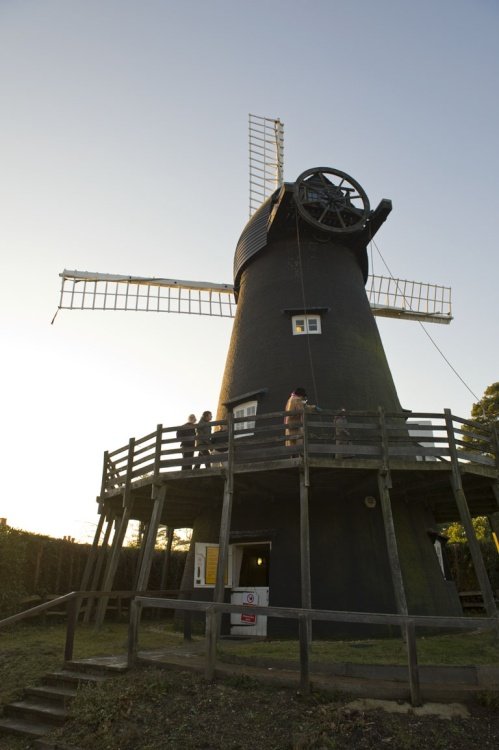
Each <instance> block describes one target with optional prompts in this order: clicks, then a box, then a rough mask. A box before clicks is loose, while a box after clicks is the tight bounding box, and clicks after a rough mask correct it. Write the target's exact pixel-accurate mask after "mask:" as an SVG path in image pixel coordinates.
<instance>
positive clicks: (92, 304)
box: [59, 270, 452, 323]
mask: <svg viewBox="0 0 499 750" xmlns="http://www.w3.org/2000/svg"><path fill="white" fill-rule="evenodd" d="M59 275H60V277H61V279H62V285H61V294H60V301H59V309H62V310H129V311H135V312H140V311H144V312H167V313H179V314H186V315H209V316H212V317H221V318H233V317H234V316H235V314H236V307H237V303H236V300H235V297H234V286H233V285H232V284H217V283H212V282H209V281H184V280H180V279H165V278H156V277H145V276H125V275H119V274H106V273H92V272H88V271H68V270H64V271H63V272H62V273H61V274H59ZM366 293H367V297H368V300H369V304H370V306H371V310H372V312H373V315H376V316H379V317H385V318H400V319H403V320H419V321H422V322H427V323H450V321H451V320H452V305H451V289H450V288H449V287H445V286H439V285H437V284H426V283H422V282H419V281H407V280H404V279H394V278H391V277H388V276H377V275H370V276H369V277H368V281H367V284H366Z"/></svg>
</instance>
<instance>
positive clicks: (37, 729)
mask: <svg viewBox="0 0 499 750" xmlns="http://www.w3.org/2000/svg"><path fill="white" fill-rule="evenodd" d="M52 729H54V725H53V724H47V723H46V722H37V721H30V720H28V719H23V718H22V717H17V718H14V717H11V718H8V717H3V718H2V719H0V734H16V735H21V736H22V737H29V738H36V737H43V736H44V735H46V734H48V733H49V732H51V731H52Z"/></svg>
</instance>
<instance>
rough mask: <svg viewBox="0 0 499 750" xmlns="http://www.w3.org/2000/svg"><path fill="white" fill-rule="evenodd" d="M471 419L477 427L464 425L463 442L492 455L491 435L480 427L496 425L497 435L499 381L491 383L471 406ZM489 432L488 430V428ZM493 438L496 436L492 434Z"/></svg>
mask: <svg viewBox="0 0 499 750" xmlns="http://www.w3.org/2000/svg"><path fill="white" fill-rule="evenodd" d="M471 420H472V421H473V422H474V423H475V424H476V426H477V429H475V430H474V429H473V427H471V426H469V425H463V432H464V435H463V442H465V443H466V444H467V448H470V447H472V448H473V449H475V450H477V451H479V452H481V453H487V454H488V455H490V445H489V437H488V435H487V436H486V433H482V432H481V430H480V428H482V427H485V428H489V429H490V428H491V427H494V426H495V430H496V437H497V434H498V430H499V382H497V383H492V384H491V385H489V386H488V387H487V388H486V389H485V391H484V394H483V396H482V398H481V399H480V400H479V401H477V402H476V403H475V404H473V406H472V407H471ZM487 432H488V430H487ZM492 440H494V436H493V435H492Z"/></svg>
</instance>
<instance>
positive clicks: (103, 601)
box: [95, 506, 131, 628]
mask: <svg viewBox="0 0 499 750" xmlns="http://www.w3.org/2000/svg"><path fill="white" fill-rule="evenodd" d="M130 515H131V508H130V507H129V506H128V507H126V508H125V509H124V511H123V515H122V516H121V518H120V519H119V526H118V528H117V530H116V533H115V535H114V539H113V544H112V548H111V555H110V557H109V560H108V564H107V569H106V572H105V574H104V579H103V581H102V589H101V590H102V591H111V588H112V585H113V581H114V576H115V575H116V570H117V568H118V563H119V559H120V554H121V549H122V547H123V541H124V539H125V534H126V531H127V528H128V523H129V521H130ZM108 601H109V597H108V596H102V597H101V598H100V599H99V602H98V604H97V611H96V613H95V627H96V628H100V626H101V625H102V623H103V622H104V617H105V614H106V609H107V604H108Z"/></svg>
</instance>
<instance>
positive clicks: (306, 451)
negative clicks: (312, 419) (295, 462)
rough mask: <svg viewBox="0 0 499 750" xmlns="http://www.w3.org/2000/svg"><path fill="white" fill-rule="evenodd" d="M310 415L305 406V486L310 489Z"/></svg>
mask: <svg viewBox="0 0 499 750" xmlns="http://www.w3.org/2000/svg"><path fill="white" fill-rule="evenodd" d="M308 417H309V413H308V411H307V407H306V406H305V409H304V411H303V474H304V477H305V486H306V487H310V469H309V463H308V445H309V440H308V438H309V435H308V422H309V419H308Z"/></svg>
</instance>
